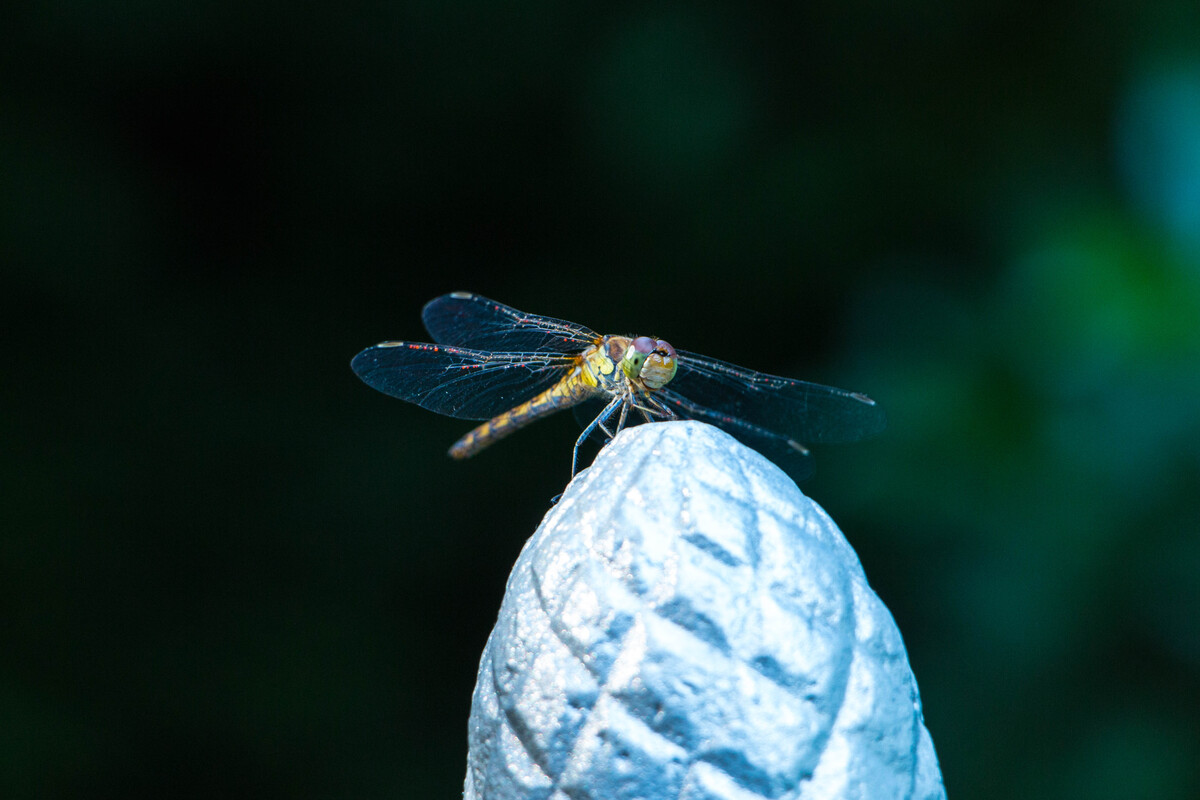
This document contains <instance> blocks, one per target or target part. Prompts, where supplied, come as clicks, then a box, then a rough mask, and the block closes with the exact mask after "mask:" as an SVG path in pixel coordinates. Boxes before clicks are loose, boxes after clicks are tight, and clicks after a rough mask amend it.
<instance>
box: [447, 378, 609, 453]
mask: <svg viewBox="0 0 1200 800" xmlns="http://www.w3.org/2000/svg"><path fill="white" fill-rule="evenodd" d="M596 392H597V389H596V387H595V386H594V385H589V383H588V382H586V381H585V380H584V379H581V377H580V375H579V374H578V373H576V374H572V375H568V376H567V377H565V378H563V379H562V380H561V381H559V382H558V383H556V384H554V385H553V386H551V387H550V388H549V389H547V390H546V391H544V392H542V393H541V394H539V395H537V396H536V397H534V398H532V399H530V400H526V401H525V402H524V403H521V405H519V406H517V407H516V408H513V409H510V410H508V411H505V412H504V413H503V414H500V415H499V416H496V417H493V418H492V419H490V420H488V421H487V422H485V423H483V424H482V425H480V426H479V427H478V428H476V429H475V430H473V431H471V432H470V433H468V434H467V435H466V436H464V437H462V438H461V439H459V440H458V441H457V442H455V443H454V444H453V445H452V446H451V447H450V457H451V458H458V459H462V458H469V457H471V456H473V455H475V454H476V453H478V452H479V451H480V450H482V449H483V448H485V447H487V446H488V445H489V444H491V443H492V442H496V441H499V440H500V439H503V438H504V437H505V436H508V435H509V434H511V433H514V432H515V431H518V430H520V429H521V428H524V427H525V426H526V425H528V424H529V423H531V422H534V421H535V420H539V419H541V418H542V417H545V416H547V415H549V414H553V413H554V412H555V411H562V410H563V409H564V408H570V407H571V406H575V405H578V404H579V403H582V402H583V401H584V400H587V399H588V398H590V397H592V396H593V395H594V394H596Z"/></svg>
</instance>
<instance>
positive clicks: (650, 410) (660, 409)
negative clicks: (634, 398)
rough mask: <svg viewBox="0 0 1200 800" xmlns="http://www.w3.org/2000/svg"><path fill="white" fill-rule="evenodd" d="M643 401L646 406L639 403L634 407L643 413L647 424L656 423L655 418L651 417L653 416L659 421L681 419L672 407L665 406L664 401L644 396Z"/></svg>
mask: <svg viewBox="0 0 1200 800" xmlns="http://www.w3.org/2000/svg"><path fill="white" fill-rule="evenodd" d="M641 400H642V401H643V402H644V403H645V404H646V405H642V404H641V403H637V404H635V405H634V407H635V408H636V409H637V410H638V411H640V412H641V413H642V417H643V418H644V419H645V420H646V422H654V417H652V416H651V415H652V414H653V415H655V416H657V417H658V418H659V419H663V418H665V419H679V415H678V414H676V413H675V411H674V410H673V409H672V408H671V407H670V406H668V405H666V404H664V403H663V401H661V400H659V399H658V398H657V397H655V396H654V395H652V394H647V395H644V396H643V397H642V398H641Z"/></svg>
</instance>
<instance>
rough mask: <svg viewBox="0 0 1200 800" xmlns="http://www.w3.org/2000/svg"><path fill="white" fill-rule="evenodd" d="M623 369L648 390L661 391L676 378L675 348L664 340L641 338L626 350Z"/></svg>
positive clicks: (622, 359) (631, 343)
mask: <svg viewBox="0 0 1200 800" xmlns="http://www.w3.org/2000/svg"><path fill="white" fill-rule="evenodd" d="M621 369H623V370H625V374H626V375H628V376H629V377H630V378H631V379H641V381H642V383H644V384H645V385H646V388H647V389H661V388H662V387H664V386H666V385H667V383H669V382H670V380H671V378H674V377H675V348H674V347H671V345H670V344H668V343H667V342H664V341H663V340H662V339H652V338H650V337H649V336H639V337H637V338H636V339H634V340H633V341H632V342H630V343H629V347H627V348H626V349H625V355H624V356H623V357H622V358H621Z"/></svg>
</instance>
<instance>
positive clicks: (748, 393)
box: [657, 350, 887, 444]
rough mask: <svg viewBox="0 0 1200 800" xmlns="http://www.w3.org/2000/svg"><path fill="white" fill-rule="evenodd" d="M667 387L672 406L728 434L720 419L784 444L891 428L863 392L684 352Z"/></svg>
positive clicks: (847, 439) (858, 436) (846, 437)
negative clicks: (775, 438)
mask: <svg viewBox="0 0 1200 800" xmlns="http://www.w3.org/2000/svg"><path fill="white" fill-rule="evenodd" d="M666 388H667V389H669V390H670V392H669V395H670V396H672V397H675V398H677V400H678V401H679V402H673V403H670V404H669V405H671V406H672V407H673V408H677V409H678V408H684V409H685V410H686V411H687V412H688V415H689V416H691V417H692V418H694V419H705V421H706V422H715V424H718V425H720V426H721V427H724V428H726V430H728V431H729V432H730V433H735V431H734V430H733V427H732V426H734V423H733V422H730V423H729V424H728V425H721V422H720V421H719V420H722V419H725V418H728V420H731V421H732V420H737V421H739V422H740V423H744V424H745V425H748V426H751V427H752V428H753V429H755V430H759V431H763V432H767V433H770V434H771V435H772V436H777V437H778V438H780V439H781V440H782V441H784V442H785V443H786V442H788V441H794V442H798V443H802V444H827V443H833V442H853V441H857V440H859V439H864V438H866V437H868V436H872V435H874V434H877V433H879V432H880V431H882V430H883V429H884V426H885V425H886V424H887V420H886V418H885V417H884V414H883V409H881V408H880V407H879V406H877V405H875V401H874V400H872V399H871V398H869V397H867V396H866V395H865V394H859V393H857V392H848V391H846V390H844V389H835V388H834V387H832V386H822V385H821V384H819V383H807V382H806V381H798V380H794V379H792V378H781V377H778V376H775V375H767V374H766V373H762V372H755V371H754V370H752V369H746V368H744V367H738V366H735V365H733V364H728V363H726V362H724V361H718V360H716V359H714V358H706V357H704V356H698V355H695V354H693V353H687V352H684V351H682V350H681V351H679V368H678V371H677V372H676V373H675V377H674V378H673V379H672V380H671V383H670V385H669V386H668V387H666ZM664 391H665V390H664ZM657 394H658V395H661V394H662V392H661V391H660V392H658V393H657ZM684 403H686V406H684V405H683V404H684ZM747 430H749V428H747Z"/></svg>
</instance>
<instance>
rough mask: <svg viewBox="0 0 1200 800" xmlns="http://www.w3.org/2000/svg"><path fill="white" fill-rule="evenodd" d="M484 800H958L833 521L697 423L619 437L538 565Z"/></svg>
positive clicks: (471, 762) (764, 464) (513, 599)
mask: <svg viewBox="0 0 1200 800" xmlns="http://www.w3.org/2000/svg"><path fill="white" fill-rule="evenodd" d="M464 795H465V797H466V798H468V799H469V800H475V799H476V798H479V799H480V800H509V799H510V798H511V799H512V800H516V798H520V799H521V800H530V799H531V798H553V800H567V798H571V800H579V799H580V798H596V799H597V800H599V799H600V798H603V799H604V800H617V799H618V798H620V799H621V800H624V799H626V798H629V799H630V800H632V798H643V799H644V800H658V799H660V798H681V799H682V800H702V799H703V800H718V798H721V799H723V800H750V799H751V798H763V797H770V798H835V797H837V798H910V797H911V798H934V797H944V795H945V793H944V790H943V788H942V780H941V773H940V772H939V770H938V765H937V758H936V756H935V755H934V750H933V742H932V741H931V739H930V737H929V733H928V731H927V730H926V729H925V725H924V722H923V720H922V717H921V705H920V700H919V697H918V694H917V686H916V682H915V680H914V679H913V675H912V671H911V669H910V668H909V665H908V661H907V658H906V655H905V652H904V644H903V642H902V640H901V638H900V633H899V631H898V630H897V629H896V626H895V623H894V622H893V621H892V617H891V615H890V614H889V613H888V611H887V609H886V608H885V607H884V606H883V604H882V603H881V602H880V600H879V598H877V597H876V596H875V594H874V592H872V591H871V589H870V587H869V586H868V585H867V582H866V578H865V577H864V575H863V571H862V567H861V566H860V565H859V562H858V558H857V556H855V554H854V551H853V550H852V549H851V548H850V546H849V544H847V542H846V540H845V539H844V538H843V537H842V534H841V532H840V531H839V530H838V529H837V527H836V526H835V525H834V524H833V521H832V520H830V519H829V517H828V516H827V515H826V514H825V512H824V511H822V510H821V508H820V507H818V506H817V505H816V504H815V503H813V502H812V501H811V500H809V499H808V498H807V497H805V496H804V495H803V494H801V493H800V491H799V489H797V488H796V485H795V484H794V483H792V481H791V480H790V479H788V478H787V477H786V476H785V475H784V474H783V473H782V472H781V471H780V470H778V469H777V468H776V467H775V466H774V465H773V464H771V463H770V462H768V461H767V460H766V459H764V458H763V457H761V456H760V455H758V454H757V453H755V452H754V451H752V450H749V449H747V448H745V447H744V446H742V445H741V444H739V443H738V442H737V441H736V440H734V439H733V438H732V437H730V436H728V435H726V434H724V433H722V432H721V431H719V430H717V429H715V428H712V427H710V426H707V425H702V424H700V423H695V422H670V423H656V424H653V425H642V426H639V427H637V428H633V429H631V430H627V431H625V432H623V433H622V434H621V435H620V436H618V437H617V439H616V441H614V442H613V443H612V444H611V445H609V446H608V447H606V448H605V449H604V450H603V451H602V452H601V454H600V456H599V457H598V458H597V459H596V463H595V464H594V465H593V466H592V467H591V468H590V469H588V470H587V471H586V472H585V473H583V474H581V475H579V476H578V477H577V478H576V480H574V481H573V482H572V483H571V485H570V487H569V488H568V489H567V491H566V493H565V494H564V495H563V498H562V500H561V501H560V502H559V503H558V505H557V506H555V507H554V508H553V509H552V510H551V511H550V513H549V514H547V515H546V518H545V519H544V520H543V522H542V524H541V526H540V527H539V528H538V530H537V532H536V533H535V534H534V536H533V538H532V539H530V541H529V542H528V544H527V545H526V546H525V549H524V550H523V551H522V553H521V556H520V558H519V559H518V561H517V564H516V567H515V568H514V569H513V572H512V575H511V577H510V578H509V581H508V589H507V592H506V594H505V598H504V603H503V607H502V609H501V612H500V618H499V620H498V622H497V623H496V627H495V629H494V630H493V631H492V635H491V637H490V639H489V640H488V644H487V647H486V649H485V650H484V653H483V659H482V662H481V664H480V667H479V678H478V683H477V685H476V689H475V696H474V700H473V703H472V710H471V719H470V753H469V755H468V768H467V779H466V787H465V792H464Z"/></svg>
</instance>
